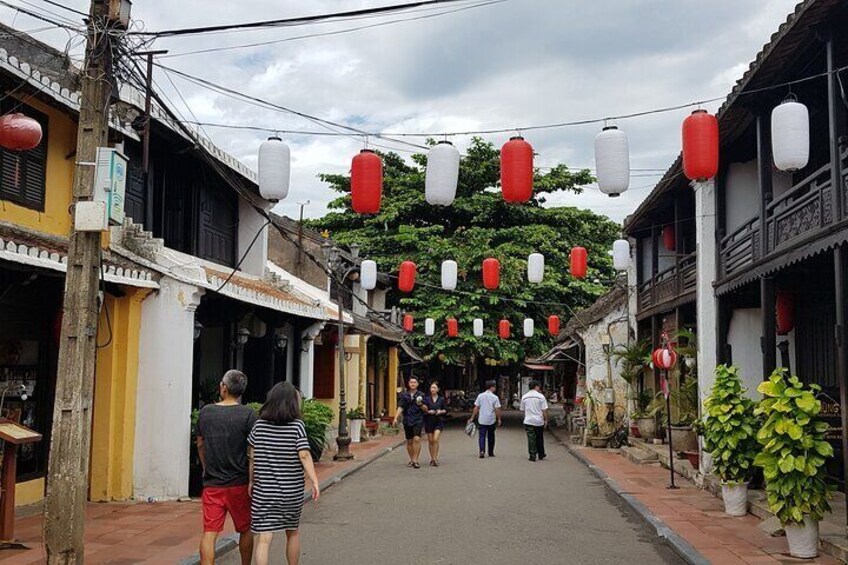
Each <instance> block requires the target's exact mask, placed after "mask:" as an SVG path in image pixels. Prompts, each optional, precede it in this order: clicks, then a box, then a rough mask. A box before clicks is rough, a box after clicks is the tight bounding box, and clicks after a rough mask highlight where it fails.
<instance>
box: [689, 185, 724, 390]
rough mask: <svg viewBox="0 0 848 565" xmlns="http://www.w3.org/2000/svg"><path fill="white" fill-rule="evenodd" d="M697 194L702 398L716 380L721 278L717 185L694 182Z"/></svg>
mask: <svg viewBox="0 0 848 565" xmlns="http://www.w3.org/2000/svg"><path fill="white" fill-rule="evenodd" d="M692 189H693V190H694V191H695V238H696V240H695V247H696V252H697V264H698V268H697V277H698V284H697V291H696V315H697V318H698V391H699V395H700V397H701V399H702V401H703V399H704V398H705V397H706V396H707V395H709V392H710V389H711V388H712V386H713V381H714V377H715V375H714V371H713V370H714V368H715V366H716V365H717V364H718V359H717V358H716V349H717V343H718V340H719V336H718V328H717V325H716V319H717V308H716V305H717V302H718V301H717V298H716V296H715V292H714V290H713V281H715V280H716V279H717V278H718V268H717V261H716V257H717V241H716V216H715V210H716V198H715V182H714V181H712V180H709V181H704V182H693V183H692Z"/></svg>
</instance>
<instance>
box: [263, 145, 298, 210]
mask: <svg viewBox="0 0 848 565" xmlns="http://www.w3.org/2000/svg"><path fill="white" fill-rule="evenodd" d="M290 178H291V150H290V149H289V146H288V145H286V144H285V143H283V140H282V139H280V138H279V137H269V138H268V139H266V140H265V141H263V142H262V145H260V146H259V194H260V195H261V196H262V198H264V199H265V200H268V201H270V202H279V201H280V200H283V199H284V198H285V197H286V196H288V195H289V181H290Z"/></svg>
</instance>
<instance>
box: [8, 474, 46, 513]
mask: <svg viewBox="0 0 848 565" xmlns="http://www.w3.org/2000/svg"><path fill="white" fill-rule="evenodd" d="M43 498H44V477H41V478H38V479H33V480H31V481H25V482H23V483H17V484H16V485H15V506H28V505H30V504H35V503H36V502H41V500H42V499H43Z"/></svg>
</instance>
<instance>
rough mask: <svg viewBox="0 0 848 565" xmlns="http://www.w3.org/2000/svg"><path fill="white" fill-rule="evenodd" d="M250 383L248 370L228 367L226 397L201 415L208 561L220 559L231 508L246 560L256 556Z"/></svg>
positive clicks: (204, 556)
mask: <svg viewBox="0 0 848 565" xmlns="http://www.w3.org/2000/svg"><path fill="white" fill-rule="evenodd" d="M246 388H247V377H246V376H245V375H244V373H242V372H241V371H227V372H226V373H225V374H224V376H223V378H222V379H221V382H220V384H219V385H218V389H219V393H220V395H221V401H220V402H218V403H217V404H207V405H206V406H204V407H203V408H202V409H201V410H200V415H199V417H198V419H197V426H196V431H197V454H198V456H199V457H200V465H201V466H202V468H203V496H202V506H203V537H202V538H201V541H200V563H201V564H202V565H212V564H213V563H215V542H216V541H217V540H218V534H220V533H221V532H222V531H223V530H224V520H225V518H226V517H227V514H229V515H230V518H232V520H233V525H234V526H235V528H236V531H237V532H238V533H239V553H240V554H241V562H242V565H250V560H251V558H252V556H253V534H251V532H250V493H249V486H248V484H249V483H250V469H249V465H248V457H247V438H248V435H249V434H250V430H251V429H253V424H254V423H255V422H256V414H255V413H254V411H253V410H252V409H251V408H249V407H247V406H244V405H243V404H242V403H241V397H242V395H243V394H244V391H245V389H246Z"/></svg>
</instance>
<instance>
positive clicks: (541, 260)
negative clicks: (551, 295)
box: [527, 253, 545, 284]
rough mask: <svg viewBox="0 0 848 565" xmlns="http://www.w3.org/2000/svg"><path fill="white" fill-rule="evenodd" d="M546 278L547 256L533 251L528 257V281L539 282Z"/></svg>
mask: <svg viewBox="0 0 848 565" xmlns="http://www.w3.org/2000/svg"><path fill="white" fill-rule="evenodd" d="M544 278H545V256H544V255H542V254H541V253H531V254H530V255H529V256H528V257H527V281H528V282H531V283H534V284H538V283H540V282H542V279H544Z"/></svg>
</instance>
